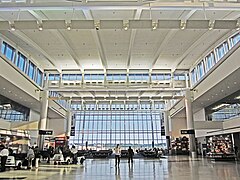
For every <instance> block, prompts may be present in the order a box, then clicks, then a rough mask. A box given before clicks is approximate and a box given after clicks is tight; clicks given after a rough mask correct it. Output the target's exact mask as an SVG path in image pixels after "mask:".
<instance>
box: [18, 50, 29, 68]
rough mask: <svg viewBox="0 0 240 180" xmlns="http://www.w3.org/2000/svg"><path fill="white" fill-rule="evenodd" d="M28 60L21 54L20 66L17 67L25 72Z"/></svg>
mask: <svg viewBox="0 0 240 180" xmlns="http://www.w3.org/2000/svg"><path fill="white" fill-rule="evenodd" d="M26 61H27V58H26V57H25V56H24V55H22V54H21V53H18V64H17V66H18V67H19V68H20V69H21V70H22V71H23V72H25V65H26Z"/></svg>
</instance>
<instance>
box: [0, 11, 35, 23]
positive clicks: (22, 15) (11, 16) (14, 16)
mask: <svg viewBox="0 0 240 180" xmlns="http://www.w3.org/2000/svg"><path fill="white" fill-rule="evenodd" d="M0 18H1V19H4V20H7V21H11V22H12V21H17V20H36V19H35V18H34V17H33V16H32V15H31V14H30V13H29V12H28V11H21V10H19V11H0Z"/></svg>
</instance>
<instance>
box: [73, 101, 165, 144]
mask: <svg viewBox="0 0 240 180" xmlns="http://www.w3.org/2000/svg"><path fill="white" fill-rule="evenodd" d="M162 107H163V105H161V104H155V105H150V104H141V105H138V104H125V105H124V104H112V105H110V104H99V105H95V104H88V105H85V107H83V106H81V105H80V104H78V105H77V104H74V105H72V108H73V109H74V110H75V136H74V137H71V138H70V143H71V144H75V145H77V146H78V147H79V148H80V149H81V148H82V149H86V145H87V148H88V149H109V148H113V147H114V146H115V145H116V144H120V145H121V147H122V148H123V149H127V148H128V146H132V147H134V148H152V147H153V145H154V146H155V147H163V148H164V147H165V146H166V139H165V136H163V135H161V129H164V128H162V127H163V124H164V123H163V114H162V112H161V111H160V109H161V108H162Z"/></svg>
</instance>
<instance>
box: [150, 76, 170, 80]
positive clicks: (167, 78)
mask: <svg viewBox="0 0 240 180" xmlns="http://www.w3.org/2000/svg"><path fill="white" fill-rule="evenodd" d="M151 78H152V81H163V80H171V74H151Z"/></svg>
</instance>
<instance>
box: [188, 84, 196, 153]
mask: <svg viewBox="0 0 240 180" xmlns="http://www.w3.org/2000/svg"><path fill="white" fill-rule="evenodd" d="M185 107H186V118H187V129H188V130H194V120H193V112H192V100H191V91H190V89H189V88H188V89H186V94H185ZM189 150H190V153H191V155H192V157H195V156H196V142H195V134H189Z"/></svg>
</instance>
